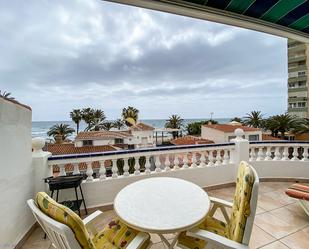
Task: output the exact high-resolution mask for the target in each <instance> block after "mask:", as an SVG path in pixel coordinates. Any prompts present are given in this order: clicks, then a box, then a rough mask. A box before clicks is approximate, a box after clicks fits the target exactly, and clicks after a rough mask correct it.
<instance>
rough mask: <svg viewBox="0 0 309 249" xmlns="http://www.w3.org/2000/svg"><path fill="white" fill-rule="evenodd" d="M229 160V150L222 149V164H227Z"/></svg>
mask: <svg viewBox="0 0 309 249" xmlns="http://www.w3.org/2000/svg"><path fill="white" fill-rule="evenodd" d="M229 161H230V157H229V152H228V150H224V155H223V162H222V164H224V165H226V164H228V163H229Z"/></svg>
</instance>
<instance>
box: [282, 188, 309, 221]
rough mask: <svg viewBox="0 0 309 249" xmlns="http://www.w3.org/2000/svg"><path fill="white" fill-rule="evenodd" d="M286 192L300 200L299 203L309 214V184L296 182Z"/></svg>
mask: <svg viewBox="0 0 309 249" xmlns="http://www.w3.org/2000/svg"><path fill="white" fill-rule="evenodd" d="M285 193H286V194H287V195H288V196H290V197H292V198H295V199H297V200H298V203H299V205H300V206H301V207H302V209H304V211H305V213H306V214H307V215H308V216H309V185H306V184H300V183H296V184H293V185H292V186H291V187H289V188H288V189H287V190H286V191H285Z"/></svg>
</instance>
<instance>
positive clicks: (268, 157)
mask: <svg viewBox="0 0 309 249" xmlns="http://www.w3.org/2000/svg"><path fill="white" fill-rule="evenodd" d="M271 160H273V159H272V158H271V146H267V147H266V157H265V161H271Z"/></svg>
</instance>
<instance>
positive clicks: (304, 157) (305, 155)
mask: <svg viewBox="0 0 309 249" xmlns="http://www.w3.org/2000/svg"><path fill="white" fill-rule="evenodd" d="M301 160H302V161H305V162H307V161H309V159H308V147H304V153H303V158H302V159H301Z"/></svg>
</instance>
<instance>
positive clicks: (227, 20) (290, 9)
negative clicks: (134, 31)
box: [108, 0, 309, 43]
mask: <svg viewBox="0 0 309 249" xmlns="http://www.w3.org/2000/svg"><path fill="white" fill-rule="evenodd" d="M108 1H111V2H118V3H124V4H128V5H133V6H138V7H143V8H148V9H154V10H160V11H164V12H169V13H173V14H178V15H183V16H190V17H194V18H198V19H204V20H209V21H214V22H219V23H224V24H229V25H233V26H238V27H243V28H247V29H252V30H257V31H261V32H265V33H269V34H274V35H278V36H282V37H287V38H292V39H296V40H299V41H302V42H306V43H309V1H308V0H156V1H155V0H129V1H127V0H108Z"/></svg>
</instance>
